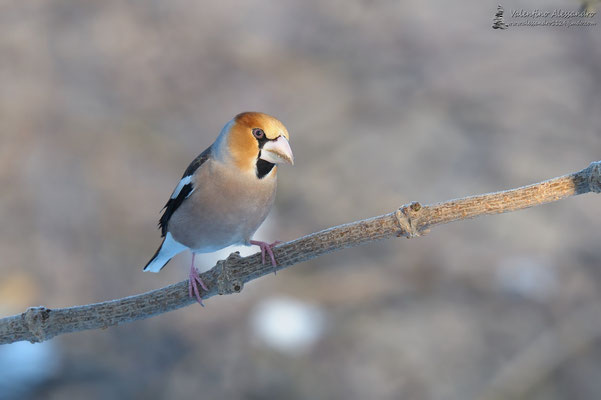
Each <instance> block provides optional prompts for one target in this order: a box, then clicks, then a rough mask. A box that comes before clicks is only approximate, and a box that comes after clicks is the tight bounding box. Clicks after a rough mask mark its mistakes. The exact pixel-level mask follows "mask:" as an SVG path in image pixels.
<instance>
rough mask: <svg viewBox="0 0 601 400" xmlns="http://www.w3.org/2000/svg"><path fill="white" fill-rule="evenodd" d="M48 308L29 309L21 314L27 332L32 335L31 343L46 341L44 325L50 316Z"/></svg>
mask: <svg viewBox="0 0 601 400" xmlns="http://www.w3.org/2000/svg"><path fill="white" fill-rule="evenodd" d="M50 311H52V310H51V309H49V308H46V307H29V308H28V309H27V311H25V313H23V320H24V321H25V325H26V326H27V329H28V330H29V332H30V333H31V334H32V335H33V339H32V340H31V343H36V342H37V343H41V342H43V341H44V340H46V334H45V331H46V325H47V322H48V317H49V316H50Z"/></svg>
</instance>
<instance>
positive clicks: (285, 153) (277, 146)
mask: <svg viewBox="0 0 601 400" xmlns="http://www.w3.org/2000/svg"><path fill="white" fill-rule="evenodd" d="M261 158H262V159H263V160H265V161H269V162H270V163H274V164H281V163H286V164H290V165H294V156H293V155H292V149H291V148H290V144H289V143H288V140H287V139H286V138H285V137H284V136H280V137H278V138H277V139H276V140H270V141H268V142H267V143H265V144H264V145H263V148H262V149H261Z"/></svg>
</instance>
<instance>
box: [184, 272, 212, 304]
mask: <svg viewBox="0 0 601 400" xmlns="http://www.w3.org/2000/svg"><path fill="white" fill-rule="evenodd" d="M199 284H200V287H201V288H202V289H203V290H205V291H208V290H209V288H207V285H205V283H204V282H203V281H202V279H201V278H200V275H198V270H197V269H196V267H194V264H192V266H190V273H189V275H188V296H190V297H195V298H196V301H198V304H200V305H201V306H203V307H204V306H205V305H204V304H203V303H202V298H201V297H200V290H199V289H198V285H199Z"/></svg>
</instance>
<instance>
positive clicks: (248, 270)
mask: <svg viewBox="0 0 601 400" xmlns="http://www.w3.org/2000/svg"><path fill="white" fill-rule="evenodd" d="M588 192H595V193H599V192H601V161H598V162H594V163H592V164H591V165H590V166H589V167H588V168H586V169H583V170H582V171H579V172H576V173H573V174H570V175H565V176H562V177H559V178H554V179H550V180H548V181H544V182H541V183H537V184H534V185H530V186H524V187H521V188H518V189H512V190H506V191H502V192H496V193H489V194H484V195H480V196H472V197H465V198H462V199H457V200H450V201H446V202H443V203H437V204H433V205H428V206H422V205H420V204H419V203H416V202H414V203H411V204H409V205H405V206H402V207H401V208H399V209H398V210H396V211H394V212H391V213H389V214H385V215H381V216H378V217H374V218H369V219H365V220H361V221H356V222H352V223H349V224H345V225H340V226H336V227H333V228H329V229H326V230H323V231H321V232H317V233H313V234H311V235H307V236H304V237H302V238H299V239H296V240H293V241H290V242H287V243H283V244H280V245H278V246H276V247H275V254H276V258H277V261H278V263H279V265H278V267H277V269H278V270H281V269H284V268H287V267H290V266H292V265H295V264H298V263H300V262H303V261H307V260H311V259H313V258H316V257H319V256H321V255H322V254H326V253H329V252H332V251H336V250H340V249H344V248H347V247H353V246H357V245H359V244H362V243H368V242H373V241H375V240H380V239H387V238H390V237H394V236H396V237H400V236H405V237H416V236H421V235H423V234H425V233H427V232H428V230H429V229H430V228H431V227H433V226H435V225H440V224H445V223H448V222H452V221H457V220H463V219H468V218H474V217H477V216H480V215H488V214H500V213H504V212H509V211H516V210H521V209H523V208H528V207H532V206H536V205H540V204H545V203H549V202H552V201H557V200H561V199H564V198H566V197H570V196H574V195H578V194H583V193H588ZM271 272H273V267H272V266H271V265H262V264H261V257H260V254H259V253H257V254H254V255H252V256H248V257H240V255H238V254H236V253H233V254H231V255H230V256H229V257H228V258H227V259H226V260H223V261H219V262H218V263H217V265H215V266H214V267H213V268H212V269H210V270H209V271H207V272H205V273H203V274H202V275H201V277H202V280H203V281H204V282H205V283H206V284H207V286H208V288H209V291H208V292H204V293H203V294H202V297H203V298H204V299H207V298H209V297H212V296H215V295H217V294H230V293H236V292H240V291H241V290H242V288H243V286H244V284H245V283H246V282H249V281H251V280H254V279H257V278H259V277H261V276H263V275H267V274H269V273H271ZM194 301H195V300H193V299H191V298H190V297H188V281H187V280H186V281H182V282H179V283H176V284H173V285H170V286H167V287H164V288H161V289H157V290H153V291H151V292H147V293H143V294H139V295H135V296H130V297H125V298H123V299H117V300H111V301H106V302H102V303H96V304H88V305H84V306H76V307H69V308H60V309H49V308H45V307H32V308H29V309H28V310H27V311H25V312H24V313H22V314H19V315H14V316H11V317H6V318H2V319H0V344H5V343H12V342H17V341H21V340H29V341H31V342H42V341H44V340H48V339H50V338H52V337H54V336H57V335H60V334H63V333H68V332H77V331H83V330H87V329H97V328H105V327H109V326H113V325H120V324H123V323H126V322H131V321H136V320H139V319H145V318H149V317H152V316H154V315H158V314H162V313H165V312H168V311H172V310H176V309H178V308H181V307H185V306H187V305H190V304H192V303H193V302H194Z"/></svg>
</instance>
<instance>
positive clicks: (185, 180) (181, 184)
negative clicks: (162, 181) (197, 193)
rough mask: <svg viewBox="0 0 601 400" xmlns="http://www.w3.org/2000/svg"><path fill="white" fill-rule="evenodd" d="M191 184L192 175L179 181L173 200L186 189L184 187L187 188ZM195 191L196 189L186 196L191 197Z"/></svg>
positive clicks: (172, 196)
mask: <svg viewBox="0 0 601 400" xmlns="http://www.w3.org/2000/svg"><path fill="white" fill-rule="evenodd" d="M190 182H192V175H188V176H184V177H183V178H182V180H181V181H179V183H178V184H177V186H176V187H175V189H174V190H173V193H172V194H171V198H172V199H175V198H176V197H177V196H179V193H180V192H181V191H182V189H183V188H184V186H186V185H187V184H189V183H190ZM195 189H196V188H192V190H191V191H190V193H188V195H187V196H186V198H188V197H190V195H191V194H192V192H194V190H195Z"/></svg>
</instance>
